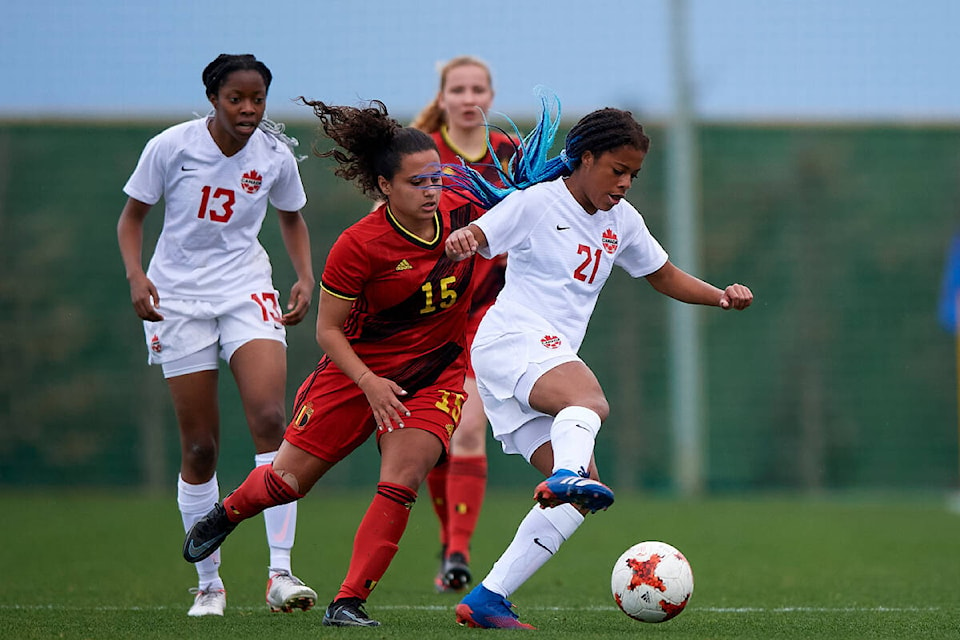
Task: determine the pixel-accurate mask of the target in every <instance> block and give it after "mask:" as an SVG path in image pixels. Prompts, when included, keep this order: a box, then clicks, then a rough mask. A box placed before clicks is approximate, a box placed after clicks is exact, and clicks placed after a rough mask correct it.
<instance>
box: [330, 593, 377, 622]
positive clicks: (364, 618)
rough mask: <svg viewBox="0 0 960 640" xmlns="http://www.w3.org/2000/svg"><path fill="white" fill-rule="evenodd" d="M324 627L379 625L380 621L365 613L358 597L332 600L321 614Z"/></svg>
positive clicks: (361, 601)
mask: <svg viewBox="0 0 960 640" xmlns="http://www.w3.org/2000/svg"><path fill="white" fill-rule="evenodd" d="M323 626H325V627H379V626H380V623H379V622H377V621H376V620H374V619H372V618H371V617H370V616H368V615H367V612H366V611H364V609H363V600H361V599H360V598H340V599H339V600H334V601H333V602H331V603H330V606H329V607H327V610H326V612H325V613H324V614H323Z"/></svg>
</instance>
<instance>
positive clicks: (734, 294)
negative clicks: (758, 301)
mask: <svg viewBox="0 0 960 640" xmlns="http://www.w3.org/2000/svg"><path fill="white" fill-rule="evenodd" d="M752 302H753V292H752V291H750V289H749V288H748V287H746V286H744V285H742V284H731V285H729V286H728V287H727V288H726V289H724V290H723V295H722V296H720V308H721V309H737V310H740V309H746V308H747V307H749V306H750V304H751V303H752Z"/></svg>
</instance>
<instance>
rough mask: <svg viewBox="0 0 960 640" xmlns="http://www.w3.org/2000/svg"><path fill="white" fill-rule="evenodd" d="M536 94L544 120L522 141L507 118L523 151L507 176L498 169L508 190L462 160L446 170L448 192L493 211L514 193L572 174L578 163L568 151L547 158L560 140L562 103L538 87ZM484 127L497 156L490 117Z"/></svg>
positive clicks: (515, 159) (515, 155) (489, 147)
mask: <svg viewBox="0 0 960 640" xmlns="http://www.w3.org/2000/svg"><path fill="white" fill-rule="evenodd" d="M535 93H536V94H537V95H539V97H540V118H539V120H538V121H537V125H536V126H535V127H534V128H533V130H532V131H531V132H530V133H528V134H527V135H526V136H522V137H521V136H520V130H519V129H518V127H517V125H516V124H515V123H514V122H513V120H511V119H510V118H509V117H507V116H506V115H504V116H503V117H504V118H506V120H507V122H509V123H510V126H511V127H512V128H513V130H514V132H515V134H516V137H517V138H520V139H521V142H520V145H519V148H518V149H517V150H516V152H514V154H513V157H511V158H510V162H509V164H508V166H507V171H506V172H504V171H503V170H502V169H501V168H500V167H499V166H498V167H496V169H497V174H498V175H499V177H500V179H501V180H502V182H503V184H504V186H503V187H500V186H497V185H495V184H493V183H491V182H490V181H489V180H487V179H486V178H484V177H483V176H482V175H481V174H480V172H479V171H477V170H476V169H474V168H473V167H470V166H469V165H467V164H466V163H465V162H464V161H463V159H462V158H461V159H460V164H446V165H444V167H443V168H444V169H445V170H446V172H445V173H446V174H447V177H448V179H449V181H450V184H447V185H444V187H445V188H448V189H455V190H458V191H459V192H460V193H461V195H463V196H465V197H467V198H468V199H469V200H471V201H472V202H473V203H474V204H477V205H479V206H480V207H483V208H484V209H489V208H490V207H492V206H493V205H495V204H497V203H498V202H500V201H501V200H503V199H504V198H506V197H507V196H508V195H509V194H510V193H512V192H514V191H519V190H522V189H526V188H527V187H531V186H533V185H535V184H539V183H541V182H547V181H548V180H553V179H554V178H558V177H560V176H561V175H564V174H566V173H569V172H570V171H571V170H572V165H573V163H574V162H575V160H576V159H575V158H567V155H566V152H565V151H563V152H561V153H560V155H558V156H555V157H553V158H548V157H547V154H548V153H549V152H550V148H551V147H552V146H553V142H554V139H555V138H556V136H557V130H558V129H559V128H560V99H559V98H557V96H556V95H555V94H554V93H553V92H552V91H550V90H548V89H546V88H544V87H537V88H536V89H535ZM501 115H503V114H501ZM484 124H485V126H486V127H487V148H488V149H490V153H491V154H493V145H492V144H491V142H490V128H491V127H492V125H491V124H490V123H489V122H487V120H486V117H484Z"/></svg>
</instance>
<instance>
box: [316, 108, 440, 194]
mask: <svg viewBox="0 0 960 640" xmlns="http://www.w3.org/2000/svg"><path fill="white" fill-rule="evenodd" d="M300 101H301V102H303V104H305V105H306V106H308V107H312V108H313V113H314V115H316V116H317V117H318V118H320V130H321V131H322V132H323V134H324V135H325V136H326V137H328V138H330V139H331V140H333V142H334V143H335V144H336V145H337V147H338V148H334V149H331V150H329V151H320V150H319V149H318V148H317V147H316V145H314V150H313V151H314V154H315V155H316V156H318V157H320V158H327V157H332V158H333V159H334V160H335V161H336V162H337V164H338V165H340V166H339V167H337V169H336V170H335V171H334V173H335V174H336V175H338V176H340V177H341V178H343V179H344V180H347V181H350V182H353V183H355V184H356V185H357V187H358V188H359V189H360V191H362V192H363V193H364V194H365V195H367V196H369V197H371V198H373V199H380V198H383V197H384V196H383V193H382V192H381V191H380V184H379V180H378V178H379V177H380V176H383V177H384V178H386V179H387V180H388V181H389V180H392V179H393V177H394V175H396V173H397V170H399V169H400V165H401V163H402V162H403V157H404V156H407V155H410V154H412V153H418V152H420V151H430V150H433V151H436V150H437V145H436V143H435V142H434V141H433V138H431V137H430V136H429V135H428V134H426V133H424V132H423V131H420V130H419V129H414V128H412V127H404V126H403V125H401V124H400V123H399V122H397V121H396V120H395V119H394V118H392V117H391V116H390V115H389V114H388V113H387V107H386V105H384V104H383V103H382V102H380V101H379V100H371V101H370V102H369V103H367V105H366V106H364V107H346V106H333V105H328V104H325V103H323V102H321V101H319V100H306V99H304V98H303V97H301V98H300Z"/></svg>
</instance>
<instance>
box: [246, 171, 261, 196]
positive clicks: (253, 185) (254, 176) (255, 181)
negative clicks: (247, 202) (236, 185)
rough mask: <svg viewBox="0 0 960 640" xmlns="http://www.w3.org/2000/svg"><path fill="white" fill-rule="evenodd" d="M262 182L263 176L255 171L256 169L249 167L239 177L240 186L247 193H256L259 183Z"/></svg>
mask: <svg viewBox="0 0 960 640" xmlns="http://www.w3.org/2000/svg"><path fill="white" fill-rule="evenodd" d="M261 184H263V176H261V175H260V174H259V173H257V170H256V169H250V171H247V172H246V173H245V174H243V177H242V178H240V188H242V189H243V190H244V191H246V192H247V193H256V192H257V191H260V185H261Z"/></svg>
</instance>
